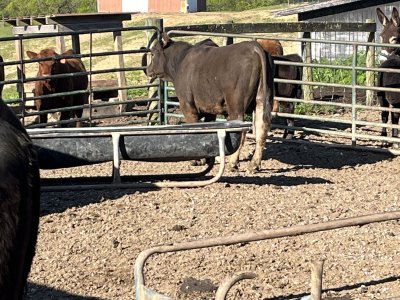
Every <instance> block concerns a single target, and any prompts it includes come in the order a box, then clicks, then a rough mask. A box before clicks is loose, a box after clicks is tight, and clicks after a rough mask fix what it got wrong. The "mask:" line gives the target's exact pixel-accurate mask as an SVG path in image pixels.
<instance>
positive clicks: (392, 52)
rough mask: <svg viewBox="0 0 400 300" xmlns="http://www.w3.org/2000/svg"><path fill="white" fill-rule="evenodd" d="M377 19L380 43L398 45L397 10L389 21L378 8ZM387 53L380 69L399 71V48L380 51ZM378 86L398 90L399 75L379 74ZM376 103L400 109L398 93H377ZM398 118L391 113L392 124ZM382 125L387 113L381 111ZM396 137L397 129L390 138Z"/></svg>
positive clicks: (399, 114) (399, 19)
mask: <svg viewBox="0 0 400 300" xmlns="http://www.w3.org/2000/svg"><path fill="white" fill-rule="evenodd" d="M376 12H377V15H378V19H379V21H380V22H381V24H382V26H383V30H382V32H381V34H380V35H381V40H382V43H385V44H386V43H391V44H399V43H400V34H399V30H400V17H399V12H398V10H397V9H396V8H395V7H393V10H392V15H391V18H390V20H389V18H388V17H386V16H385V14H384V13H383V11H382V10H381V9H380V8H377V9H376ZM382 50H383V51H386V52H387V55H388V59H387V60H386V61H384V62H383V63H382V64H381V65H380V68H392V69H400V56H399V54H400V49H399V48H386V49H382ZM378 85H379V86H380V87H386V88H400V73H393V72H379V81H378ZM378 101H379V104H380V106H381V107H389V106H392V107H394V108H400V93H398V92H384V91H379V92H378ZM399 116H400V113H398V112H391V118H392V124H394V125H397V124H399ZM381 119H382V123H387V122H388V121H389V112H388V111H382V112H381ZM381 135H382V136H387V130H386V127H382V133H381ZM397 136H398V129H397V128H393V129H392V137H397Z"/></svg>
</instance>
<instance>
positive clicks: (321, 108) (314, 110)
mask: <svg viewBox="0 0 400 300" xmlns="http://www.w3.org/2000/svg"><path fill="white" fill-rule="evenodd" d="M294 111H295V114H298V115H312V114H316V115H323V114H333V113H336V111H337V107H336V106H333V105H315V104H311V103H298V104H296V106H295V110H294Z"/></svg>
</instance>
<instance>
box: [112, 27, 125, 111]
mask: <svg viewBox="0 0 400 300" xmlns="http://www.w3.org/2000/svg"><path fill="white" fill-rule="evenodd" d="M113 38H114V50H115V51H122V50H123V49H122V33H121V31H113ZM118 67H119V68H125V63H124V55H123V54H119V55H118ZM117 80H118V87H119V88H120V87H125V86H126V77H125V71H119V72H117ZM127 98H128V92H127V90H125V89H124V90H118V100H119V101H126V100H127ZM125 111H126V104H120V105H119V112H120V113H123V112H125Z"/></svg>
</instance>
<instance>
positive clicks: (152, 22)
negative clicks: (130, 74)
mask: <svg viewBox="0 0 400 300" xmlns="http://www.w3.org/2000/svg"><path fill="white" fill-rule="evenodd" d="M145 25H146V26H155V27H157V28H158V30H159V31H160V32H162V31H163V28H164V24H163V19H155V18H147V19H146V20H145ZM154 36H155V37H156V38H155V39H154ZM146 39H147V47H148V48H151V47H152V46H153V44H154V43H155V42H157V32H154V30H146ZM147 58H148V57H147ZM147 62H149V60H148V59H147ZM151 82H152V81H151V80H149V83H151ZM159 82H160V85H159V87H150V88H149V91H148V94H147V96H148V98H155V97H157V95H158V96H159V100H158V101H151V102H150V103H149V105H148V109H149V110H153V109H155V108H157V107H158V111H160V112H161V111H162V102H163V98H162V97H163V91H164V82H163V81H162V80H159ZM147 120H148V124H149V125H151V123H152V122H153V121H155V120H158V123H159V124H162V116H161V115H160V114H157V113H152V114H150V113H149V114H147Z"/></svg>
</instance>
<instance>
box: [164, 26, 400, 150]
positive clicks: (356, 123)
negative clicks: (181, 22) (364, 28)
mask: <svg viewBox="0 0 400 300" xmlns="http://www.w3.org/2000/svg"><path fill="white" fill-rule="evenodd" d="M168 34H169V35H171V36H205V37H224V38H228V37H229V38H243V39H250V40H256V39H272V40H280V41H286V42H288V41H292V42H298V43H302V44H304V43H326V44H335V45H349V46H352V47H353V49H354V51H353V62H352V65H350V66H344V65H334V64H322V63H314V62H313V63H309V62H289V61H281V60H275V64H276V65H290V66H298V67H302V68H311V69H316V68H326V69H328V68H329V69H332V70H338V71H339V70H342V71H347V72H351V73H350V76H352V82H351V83H349V84H342V83H338V82H323V81H314V80H313V81H307V80H288V79H281V78H275V79H274V82H276V83H287V84H297V85H301V86H312V87H319V88H339V89H342V88H343V89H348V90H350V91H351V93H352V96H351V103H337V102H329V101H318V100H315V101H314V100H311V101H309V100H304V99H293V98H284V97H275V99H276V100H278V101H280V102H292V103H296V104H299V103H303V104H304V105H308V104H311V105H313V106H327V107H330V106H331V107H338V108H339V107H341V108H345V109H350V110H351V111H352V115H351V118H349V119H346V120H344V119H343V118H337V117H335V116H331V117H330V116H326V115H325V116H315V115H308V114H306V115H299V114H295V113H280V112H278V113H273V115H275V116H279V117H283V118H295V119H303V120H310V121H318V122H322V123H324V122H330V123H331V124H338V125H339V124H346V125H348V126H349V128H350V129H351V132H350V133H349V132H344V131H341V130H337V129H335V128H332V129H331V130H328V129H318V128H315V129H314V128H310V127H307V126H297V127H294V128H292V129H295V130H300V131H308V132H314V133H319V134H325V135H332V136H337V137H344V138H346V139H349V140H350V142H351V145H352V146H354V147H355V146H356V144H357V139H359V140H363V141H381V142H388V143H394V145H398V144H399V145H400V139H399V138H397V137H395V138H394V137H384V136H376V135H375V136H374V135H369V134H360V133H359V132H358V131H359V130H362V127H365V126H368V127H381V128H397V129H399V128H400V127H399V125H393V124H387V123H380V122H375V121H373V122H372V121H369V122H368V121H363V120H358V119H357V112H358V111H360V110H365V109H367V110H371V111H372V110H373V111H381V112H383V111H387V112H392V113H396V112H400V109H398V108H392V107H378V106H367V105H361V104H358V103H357V102H356V101H355V93H356V92H357V91H371V92H379V91H381V92H398V93H400V88H384V87H378V86H369V85H361V84H357V79H356V76H357V73H358V72H374V73H377V72H391V73H400V69H393V68H375V67H366V66H358V65H356V63H355V62H356V57H357V52H356V50H357V48H358V47H361V46H363V47H392V46H394V48H400V44H395V45H394V44H385V43H374V42H358V41H337V40H316V39H311V38H286V37H276V36H271V35H266V34H262V35H260V34H254V35H253V34H252V35H249V34H236V33H215V32H201V31H191V30H170V31H169V32H168ZM173 90H174V89H173V87H172V86H167V85H166V87H165V92H164V95H165V96H164V97H165V99H164V101H165V121H166V122H167V121H168V118H169V117H178V118H182V117H183V116H182V115H181V114H180V113H179V112H176V111H175V112H170V111H169V109H170V108H172V107H175V108H178V107H179V102H176V101H171V100H169V99H168V95H169V93H170V92H171V91H173ZM273 126H274V128H282V129H291V128H290V127H287V126H282V125H276V124H274V125H273ZM338 146H339V147H341V145H338ZM371 150H374V151H375V150H377V151H380V149H378V148H376V146H374V147H371ZM390 151H391V150H390ZM393 152H397V151H393Z"/></svg>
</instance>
